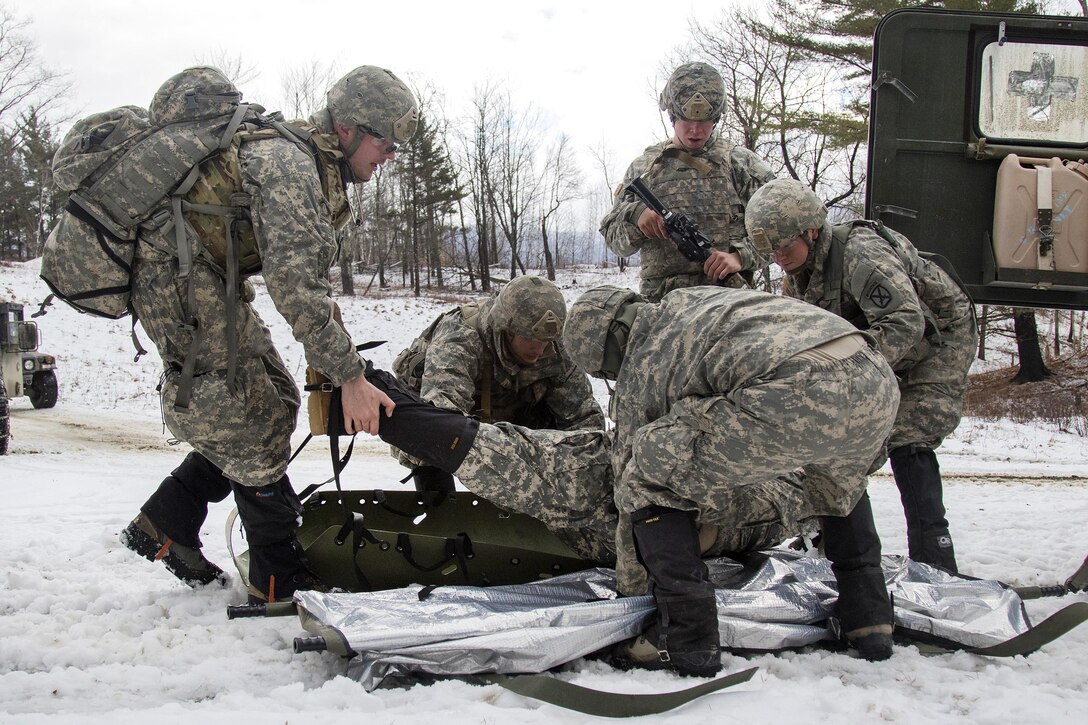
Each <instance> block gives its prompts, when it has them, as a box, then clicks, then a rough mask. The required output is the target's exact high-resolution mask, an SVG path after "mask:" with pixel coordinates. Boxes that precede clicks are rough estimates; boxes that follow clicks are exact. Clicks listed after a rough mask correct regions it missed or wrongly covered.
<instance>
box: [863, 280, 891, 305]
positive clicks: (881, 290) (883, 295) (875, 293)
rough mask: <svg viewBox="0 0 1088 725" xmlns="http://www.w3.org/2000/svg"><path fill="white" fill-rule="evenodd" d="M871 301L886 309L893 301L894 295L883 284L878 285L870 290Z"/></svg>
mask: <svg viewBox="0 0 1088 725" xmlns="http://www.w3.org/2000/svg"><path fill="white" fill-rule="evenodd" d="M868 296H869V301H870V302H872V303H873V304H874V305H876V306H877V307H879V308H880V309H882V310H883V309H885V308H887V306H888V305H889V304H891V301H892V293H891V292H889V291H888V288H887V287H885V286H884V285H883V284H880V283H877V284H876V285H875V286H874V287H873V288H872V289H871V290H869V295H868Z"/></svg>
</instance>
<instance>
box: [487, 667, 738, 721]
mask: <svg viewBox="0 0 1088 725" xmlns="http://www.w3.org/2000/svg"><path fill="white" fill-rule="evenodd" d="M758 669H759V668H758V667H752V668H750V669H747V670H741V671H740V672H734V673H733V674H730V675H725V676H723V677H718V678H716V679H713V680H711V681H710V682H704V683H702V684H699V685H696V686H695V687H689V688H688V689H686V690H678V691H676V692H659V693H653V694H647V695H640V694H631V693H626V692H624V693H620V692H603V691H601V690H593V689H590V688H588V687H582V686H580V685H575V684H572V683H570V682H566V681H564V680H558V679H556V678H554V677H549V676H548V675H517V676H508V675H483V676H482V679H483V680H484V681H486V682H490V683H492V684H495V685H499V686H500V687H503V688H506V689H507V690H509V691H510V692H513V693H516V694H518V695H522V696H523V697H531V698H533V699H536V700H540V701H542V702H546V703H548V704H549V705H558V706H559V707H563V708H566V709H568V710H574V711H575V712H581V713H585V714H586V715H596V716H598V717H638V716H640V715H656V714H658V713H662V712H668V711H669V710H672V709H673V708H677V707H680V706H681V705H686V704H687V703H689V702H691V701H692V700H696V699H698V698H700V697H702V696H703V695H709V694H711V693H713V692H718V691H719V690H724V689H725V688H727V687H733V686H734V685H740V684H743V683H745V682H748V681H749V680H751V679H752V676H753V675H755V673H756V671H757V670H758Z"/></svg>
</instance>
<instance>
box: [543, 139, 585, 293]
mask: <svg viewBox="0 0 1088 725" xmlns="http://www.w3.org/2000/svg"><path fill="white" fill-rule="evenodd" d="M542 186H543V189H542V193H541V196H540V241H541V244H542V245H543V247H544V264H545V267H546V269H547V274H548V279H550V280H552V281H553V282H554V281H555V267H556V265H557V260H556V258H557V257H558V250H559V240H558V239H556V246H555V254H554V255H553V254H552V248H551V246H550V242H549V231H550V228H549V224H550V223H551V222H552V221H553V219H554V217H555V214H556V212H558V211H559V208H560V207H561V206H563V204H565V203H566V202H568V201H571V200H573V199H576V198H578V196H579V195H580V194H581V187H582V172H581V171H580V170H579V168H578V166H577V164H576V163H575V161H574V158H573V156H572V154H571V150H570V139H569V138H568V137H567V136H566V135H565V134H560V136H559V138H558V139H556V141H555V143H554V144H553V146H552V148H551V151H550V152H549V154H548V161H547V165H546V166H545V168H544V178H543V184H542Z"/></svg>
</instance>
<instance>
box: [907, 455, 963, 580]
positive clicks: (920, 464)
mask: <svg viewBox="0 0 1088 725" xmlns="http://www.w3.org/2000/svg"><path fill="white" fill-rule="evenodd" d="M891 462H892V473H893V474H894V475H895V485H896V486H898V487H899V497H900V500H902V502H903V514H904V516H905V517H906V520H907V552H908V553H909V555H910V558H911V559H913V560H914V561H919V562H922V563H923V564H929V565H931V566H935V567H938V568H940V569H944V570H945V571H948V572H951V573H953V574H955V573H956V572H957V571H959V569H958V567H957V566H956V551H955V548H954V547H953V545H952V536H951V535H950V534H949V533H948V519H947V518H945V509H944V493H943V486H942V484H941V469H940V466H938V465H937V454H936V453H934V452H933V450H932V449H930V448H925V447H922V446H913V445H911V446H903V447H901V448H896V449H895V450H893V451H892V452H891Z"/></svg>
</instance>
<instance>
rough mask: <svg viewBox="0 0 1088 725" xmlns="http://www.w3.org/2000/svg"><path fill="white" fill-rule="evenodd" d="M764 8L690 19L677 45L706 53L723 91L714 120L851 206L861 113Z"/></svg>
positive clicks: (857, 184)
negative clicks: (771, 23)
mask: <svg viewBox="0 0 1088 725" xmlns="http://www.w3.org/2000/svg"><path fill="white" fill-rule="evenodd" d="M766 22H767V21H766V20H765V19H764V12H763V11H759V10H755V9H735V10H733V11H732V12H729V13H728V14H726V15H724V16H722V17H721V18H720V19H719V20H717V21H716V22H714V23H712V24H709V25H704V24H701V23H699V22H695V21H693V22H692V23H691V34H692V45H691V47H690V48H688V49H686V50H685V51H683V52H684V53H685V54H687V55H692V54H694V55H699V56H702V57H704V58H707V59H708V60H710V61H711V62H712V63H713V64H714V65H716V66H717V67H718V69H719V70H720V71H721V73H722V77H723V79H724V80H725V85H726V97H727V99H728V101H727V106H726V109H725V113H724V114H723V117H722V121H721V122H720V123H721V124H722V125H723V126H724V127H725V129H727V132H728V133H729V134H730V136H731V138H734V139H736V140H737V142H738V143H741V144H743V145H744V146H745V147H746V148H748V149H750V150H752V151H755V152H756V153H758V154H760V155H762V156H764V157H766V158H767V159H768V160H769V161H770V162H771V163H772V165H773V166H774V165H777V166H778V169H779V171H781V172H784V173H785V174H787V175H789V176H791V177H793V178H795V179H799V180H801V181H804V182H805V183H806V184H808V185H809V186H810V187H812V188H813V189H815V190H816V191H817V192H818V193H821V195H823V196H825V197H827V203H828V205H829V206H835V205H844V206H847V207H848V208H850V209H851V211H856V210H857V207H858V204H857V203H856V196H857V195H858V193H860V190H861V188H862V185H863V183H864V179H865V174H864V153H863V150H864V146H863V142H862V140H861V139H863V138H864V137H865V123H866V118H865V114H864V113H862V112H861V110H860V109H859V107H858V105H857V104H856V103H853V102H849V103H843V102H842V101H841V100H840V95H841V90H842V89H841V83H840V78H839V76H838V75H837V74H836V72H835V70H834V69H832V68H830V67H828V66H826V65H822V64H819V63H815V62H813V61H812V60H811V59H810V57H809V56H808V55H807V54H805V53H804V52H802V50H800V49H799V47H798V43H792V42H790V41H791V40H793V39H792V38H791V37H789V36H784V35H783V34H784V33H785V32H786V31H779V30H776V32H775V33H774V34H772V33H768V32H765V31H763V29H764V28H765V27H766V25H765V23H766Z"/></svg>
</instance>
